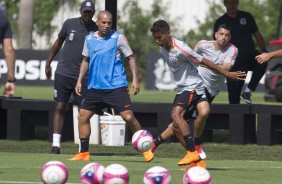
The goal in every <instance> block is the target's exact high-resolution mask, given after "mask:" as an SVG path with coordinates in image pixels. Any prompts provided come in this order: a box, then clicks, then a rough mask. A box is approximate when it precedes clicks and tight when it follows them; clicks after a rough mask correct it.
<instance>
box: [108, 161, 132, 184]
mask: <svg viewBox="0 0 282 184" xmlns="http://www.w3.org/2000/svg"><path fill="white" fill-rule="evenodd" d="M128 181H129V174H128V170H127V168H126V167H124V166H123V165H121V164H111V165H109V166H107V167H106V168H105V171H104V175H103V182H104V184H128Z"/></svg>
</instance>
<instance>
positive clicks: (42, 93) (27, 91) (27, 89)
mask: <svg viewBox="0 0 282 184" xmlns="http://www.w3.org/2000/svg"><path fill="white" fill-rule="evenodd" d="M140 86H141V90H140V92H139V94H137V95H134V96H133V95H131V99H132V101H133V102H158V103H172V101H173V99H174V96H175V92H174V91H158V90H146V89H144V84H143V83H141V85H140ZM15 96H19V97H22V98H25V99H42V100H53V87H52V86H17V89H16V94H15ZM252 100H253V103H254V104H281V103H279V102H266V101H265V100H264V94H263V93H253V94H252ZM214 103H221V104H227V103H228V96H227V92H220V93H219V95H218V96H217V97H216V98H215V100H214ZM241 103H243V102H241Z"/></svg>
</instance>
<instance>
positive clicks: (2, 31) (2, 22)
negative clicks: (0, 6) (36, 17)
mask: <svg viewBox="0 0 282 184" xmlns="http://www.w3.org/2000/svg"><path fill="white" fill-rule="evenodd" d="M12 37H13V34H12V29H11V24H10V22H9V20H8V18H7V16H6V14H5V12H3V11H2V10H0V41H1V42H3V40H4V38H12Z"/></svg>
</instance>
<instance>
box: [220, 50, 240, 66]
mask: <svg viewBox="0 0 282 184" xmlns="http://www.w3.org/2000/svg"><path fill="white" fill-rule="evenodd" d="M237 55H238V49H237V48H236V47H235V46H234V45H231V46H230V47H229V49H228V51H227V55H226V57H225V59H224V61H223V62H225V63H229V64H231V65H232V66H233V65H234V63H235V60H236V57H237Z"/></svg>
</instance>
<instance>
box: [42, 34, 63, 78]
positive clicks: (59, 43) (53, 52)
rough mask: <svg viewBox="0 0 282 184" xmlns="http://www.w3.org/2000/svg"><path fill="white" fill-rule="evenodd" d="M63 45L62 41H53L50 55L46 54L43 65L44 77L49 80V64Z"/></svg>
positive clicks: (50, 72) (50, 70)
mask: <svg viewBox="0 0 282 184" xmlns="http://www.w3.org/2000/svg"><path fill="white" fill-rule="evenodd" d="M63 43H64V40H62V39H59V38H58V39H57V40H56V41H55V43H54V45H53V47H52V49H51V51H50V53H49V54H48V57H47V59H46V64H45V75H46V77H47V79H50V78H51V76H52V68H51V63H52V61H53V59H54V57H55V56H56V55H57V53H58V52H59V50H60V49H61V47H62V45H63Z"/></svg>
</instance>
